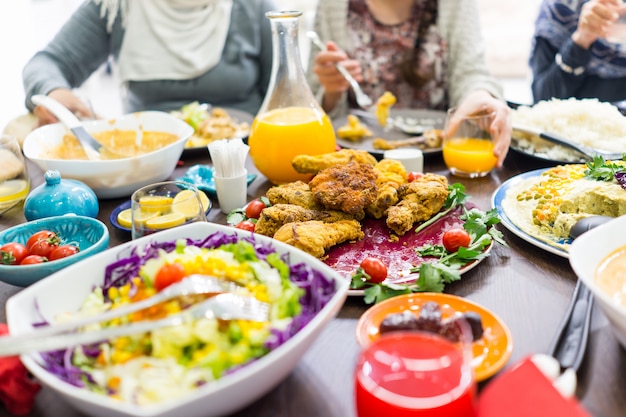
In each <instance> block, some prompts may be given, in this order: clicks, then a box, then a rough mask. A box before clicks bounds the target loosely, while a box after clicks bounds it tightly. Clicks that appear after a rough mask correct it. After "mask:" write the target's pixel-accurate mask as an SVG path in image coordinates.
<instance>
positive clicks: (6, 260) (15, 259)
mask: <svg viewBox="0 0 626 417" xmlns="http://www.w3.org/2000/svg"><path fill="white" fill-rule="evenodd" d="M26 256H28V249H26V246H24V245H22V244H21V243H17V242H10V243H6V244H4V245H2V247H0V264H4V265H19V264H20V262H22V259H24V258H26Z"/></svg>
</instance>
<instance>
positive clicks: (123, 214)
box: [117, 209, 133, 229]
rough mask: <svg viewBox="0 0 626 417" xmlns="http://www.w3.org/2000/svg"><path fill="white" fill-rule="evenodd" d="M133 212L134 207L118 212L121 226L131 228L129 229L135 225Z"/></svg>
mask: <svg viewBox="0 0 626 417" xmlns="http://www.w3.org/2000/svg"><path fill="white" fill-rule="evenodd" d="M132 212H133V211H132V209H126V210H122V211H120V212H119V213H117V222H118V223H119V224H120V226H123V227H126V228H129V229H130V228H131V227H132V225H133V215H132Z"/></svg>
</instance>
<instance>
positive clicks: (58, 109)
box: [31, 94, 102, 160]
mask: <svg viewBox="0 0 626 417" xmlns="http://www.w3.org/2000/svg"><path fill="white" fill-rule="evenodd" d="M31 100H32V102H33V103H35V104H37V105H38V106H43V107H45V108H47V109H48V110H50V112H51V113H52V114H54V115H55V116H56V117H57V119H59V121H60V122H61V123H63V124H64V125H65V126H67V127H68V128H69V129H70V130H71V131H72V133H74V135H76V138H78V141H79V142H80V144H81V146H82V147H83V149H84V150H85V154H86V155H87V158H88V159H90V160H97V159H100V154H99V153H98V151H97V149H100V147H101V146H102V145H100V143H99V142H98V141H97V140H95V139H94V137H93V136H91V135H90V134H89V133H88V132H87V131H86V130H85V128H84V127H83V125H82V123H81V122H80V120H78V117H76V116H75V115H74V113H72V112H71V111H70V110H69V109H68V108H67V107H65V106H64V105H63V104H61V103H60V102H58V101H57V100H55V99H53V98H52V97H48V96H44V95H40V94H37V95H34V96H32V97H31Z"/></svg>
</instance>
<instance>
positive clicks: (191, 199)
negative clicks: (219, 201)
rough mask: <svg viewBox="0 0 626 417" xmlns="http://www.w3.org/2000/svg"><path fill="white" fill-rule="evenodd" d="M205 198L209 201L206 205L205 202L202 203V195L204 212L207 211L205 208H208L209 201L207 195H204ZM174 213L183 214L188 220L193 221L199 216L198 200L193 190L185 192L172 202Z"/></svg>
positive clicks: (177, 195)
mask: <svg viewBox="0 0 626 417" xmlns="http://www.w3.org/2000/svg"><path fill="white" fill-rule="evenodd" d="M200 192H201V191H199V193H200ZM202 194H204V193H202ZM204 198H205V199H206V200H207V202H206V205H205V203H204V201H202V195H200V201H202V207H203V209H202V210H203V211H204V210H206V209H205V207H208V200H209V199H208V197H207V196H206V194H204ZM172 212H174V213H179V214H182V215H183V216H185V218H186V219H192V218H194V217H196V216H198V199H197V198H196V193H195V192H194V191H193V190H183V191H181V192H179V193H178V194H176V196H175V197H174V201H172Z"/></svg>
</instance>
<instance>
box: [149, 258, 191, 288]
mask: <svg viewBox="0 0 626 417" xmlns="http://www.w3.org/2000/svg"><path fill="white" fill-rule="evenodd" d="M184 277H185V268H183V266H182V265H181V264H179V263H171V264H165V265H163V266H162V267H161V268H160V269H159V270H158V272H157V274H156V277H155V278H154V288H156V289H157V291H161V290H162V289H163V288H166V287H169V286H170V285H172V284H174V283H176V282H179V281H180V280H182V279H183V278H184Z"/></svg>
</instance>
